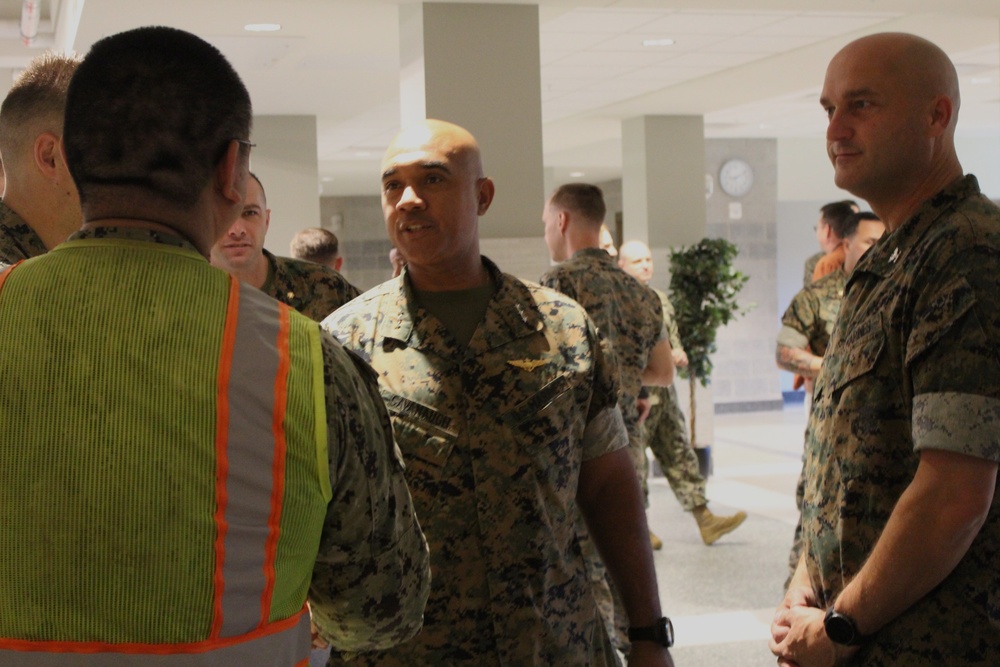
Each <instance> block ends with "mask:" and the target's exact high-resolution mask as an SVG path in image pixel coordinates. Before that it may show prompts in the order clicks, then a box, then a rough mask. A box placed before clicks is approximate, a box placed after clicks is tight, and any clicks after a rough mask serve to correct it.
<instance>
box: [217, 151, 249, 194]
mask: <svg viewBox="0 0 1000 667" xmlns="http://www.w3.org/2000/svg"><path fill="white" fill-rule="evenodd" d="M249 173H250V171H249V168H248V167H247V166H245V165H244V163H243V156H242V155H241V152H240V143H239V142H238V141H236V140H235V139H233V140H232V141H230V142H229V146H228V147H227V148H226V152H225V154H224V155H223V156H222V159H221V160H219V163H218V164H217V165H216V166H215V188H216V190H217V191H218V193H219V195H220V196H221V197H222V198H223V199H225V200H226V201H227V202H229V203H230V204H232V205H234V206H239V205H240V204H242V203H243V200H244V199H246V195H247V178H249Z"/></svg>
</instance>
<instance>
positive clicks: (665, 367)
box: [539, 183, 674, 494]
mask: <svg viewBox="0 0 1000 667" xmlns="http://www.w3.org/2000/svg"><path fill="white" fill-rule="evenodd" d="M605 212H606V209H605V205H604V195H603V193H602V192H601V189H600V188H598V187H597V186H596V185H590V184H587V183H570V184H567V185H563V186H562V187H560V188H558V189H557V190H556V191H555V192H554V193H552V196H551V197H549V199H548V201H547V202H546V204H545V209H544V210H543V211H542V220H543V222H544V224H545V243H546V244H547V245H548V247H549V255H550V257H551V258H552V261H554V262H558V263H559V264H558V265H557V266H555V267H553V268H552V269H551V270H549V271H548V272H546V273H545V275H543V276H542V277H541V279H540V280H539V282H540V283H541V284H542V285H545V286H546V287H551V288H552V289H554V290H558V291H560V292H562V293H563V294H565V295H566V296H568V297H570V298H572V299H574V300H575V301H576V302H577V303H579V304H580V305H581V306H583V307H584V309H585V310H586V311H587V314H588V315H590V318H591V319H592V320H593V321H594V324H595V325H596V326H597V330H598V331H599V332H600V333H601V335H602V336H603V337H604V338H605V339H607V340H608V342H609V343H610V346H611V353H612V356H613V359H614V362H615V364H616V365H617V367H618V373H619V376H620V378H621V391H622V393H621V398H620V403H621V410H622V416H623V417H624V418H625V426H626V428H627V429H628V434H629V448H630V452H631V454H632V457H633V461H634V463H635V468H636V472H637V473H638V475H639V479H640V480H641V481H642V484H643V488H644V494H645V493H646V491H645V483H646V481H645V477H646V475H645V471H646V455H645V452H644V449H645V448H644V446H643V444H642V433H641V420H640V415H639V408H638V405H637V404H636V401H637V399H638V397H639V391H640V390H641V389H642V387H643V385H657V386H665V385H667V384H669V383H670V382H671V381H672V380H673V373H674V366H673V360H672V358H671V354H670V342H669V341H668V340H667V337H666V331H665V329H664V327H663V307H662V306H661V305H660V301H659V299H657V298H656V294H655V293H653V290H651V289H650V288H648V287H646V286H645V285H642V284H640V283H639V282H638V281H636V280H635V279H634V278H632V277H631V276H629V275H628V274H627V273H625V272H624V271H622V270H621V269H620V268H619V267H618V266H617V265H616V264H615V261H614V259H612V257H611V256H610V255H609V254H608V253H607V252H606V251H604V250H602V249H601V247H600V231H601V222H602V221H603V220H604V214H605Z"/></svg>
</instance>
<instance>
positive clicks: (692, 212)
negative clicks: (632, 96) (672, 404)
mask: <svg viewBox="0 0 1000 667" xmlns="http://www.w3.org/2000/svg"><path fill="white" fill-rule="evenodd" d="M622 217H623V234H622V239H621V241H629V240H631V239H639V240H642V241H646V243H647V244H648V245H649V247H650V250H651V251H652V255H653V264H654V267H655V274H654V276H653V281H652V284H653V286H654V287H659V288H660V289H662V290H664V291H668V290H669V287H670V260H669V251H670V248H672V247H677V246H686V245H691V244H693V243H697V242H698V241H700V240H701V239H703V238H705V226H706V220H707V216H706V208H705V131H704V121H703V119H702V117H701V116H640V117H638V118H629V119H627V120H625V121H623V122H622ZM676 387H677V393H678V398H679V399H680V407H681V410H683V411H684V414H685V415H687V416H688V419H689V420H690V415H689V414H688V413H689V412H690V409H689V408H690V403H689V397H690V391H689V384H688V381H687V380H685V379H681V378H680V377H678V378H677V380H676ZM695 398H696V404H697V411H698V415H697V428H698V433H696V434H693V437H692V440H693V441H694V442H695V445H696V446H698V447H706V446H708V445H711V443H712V440H713V438H714V428H713V427H714V422H713V416H714V406H713V397H712V388H711V385H709V386H708V387H702V386H701V384H700V383H699V384H698V385H697V391H696V393H695Z"/></svg>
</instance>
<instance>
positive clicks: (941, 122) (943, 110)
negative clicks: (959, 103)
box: [930, 95, 955, 137]
mask: <svg viewBox="0 0 1000 667" xmlns="http://www.w3.org/2000/svg"><path fill="white" fill-rule="evenodd" d="M954 113H955V103H954V102H953V101H952V100H951V98H950V97H948V96H947V95H938V96H937V97H935V98H934V101H933V102H932V103H931V122H930V132H931V136H935V137H936V136H939V135H941V134H944V133H945V131H946V130H947V129H948V127H949V126H950V125H951V122H952V116H953V115H954Z"/></svg>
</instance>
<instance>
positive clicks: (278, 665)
mask: <svg viewBox="0 0 1000 667" xmlns="http://www.w3.org/2000/svg"><path fill="white" fill-rule="evenodd" d="M310 645H311V640H310V633H309V614H308V613H305V614H302V618H300V619H299V622H298V623H297V624H296V625H293V626H292V627H290V628H288V629H287V630H284V631H282V632H277V633H274V634H271V635H267V636H264V637H260V638H258V639H252V640H250V641H246V642H243V643H240V644H235V645H233V646H227V647H225V648H220V649H217V650H215V651H209V652H205V653H172V654H170V655H156V654H150V653H114V652H105V653H74V652H71V651H64V652H62V653H55V652H52V653H41V652H38V651H12V650H5V649H0V665H17V666H18V667H66V665H72V666H73V667H108V666H109V665H114V667H219V666H220V665H227V666H228V665H234V666H235V667H292V666H293V665H299V664H304V661H307V660H308V659H309V647H310ZM44 646H45V645H44V644H42V643H40V644H39V645H38V647H39V648H43V647H44ZM59 646H60V647H61V648H64V649H65V648H67V647H72V646H73V643H72V642H59ZM82 646H85V644H84V645H81V647H82ZM167 646H169V645H167Z"/></svg>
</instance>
